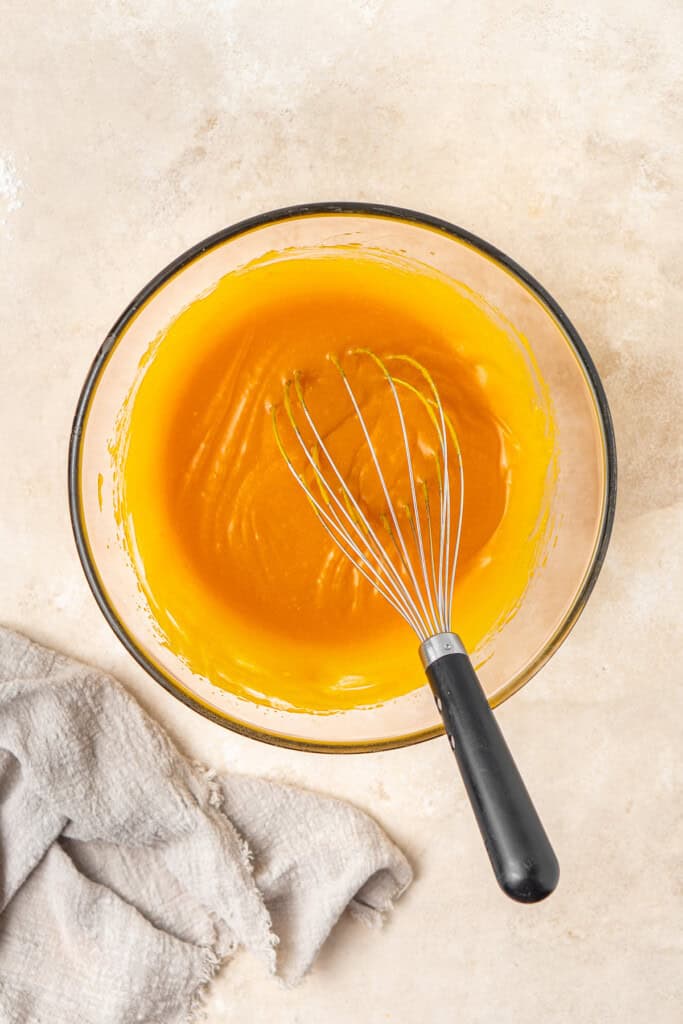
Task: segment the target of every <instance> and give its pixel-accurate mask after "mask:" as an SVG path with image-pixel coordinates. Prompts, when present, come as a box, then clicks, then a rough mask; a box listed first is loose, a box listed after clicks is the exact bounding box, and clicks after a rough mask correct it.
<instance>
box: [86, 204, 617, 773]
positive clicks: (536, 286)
mask: <svg viewBox="0 0 683 1024" xmlns="http://www.w3.org/2000/svg"><path fill="white" fill-rule="evenodd" d="M324 214H342V215H361V216H369V217H378V218H385V219H386V218H388V219H394V220H402V221H407V222H409V223H413V224H417V225H418V226H423V227H427V228H432V229H436V230H437V231H440V232H441V233H442V234H445V235H448V236H450V237H452V238H454V239H456V241H459V242H464V243H465V244H467V245H469V246H471V247H472V248H474V249H477V250H479V251H480V252H481V253H483V254H484V255H485V256H487V257H488V258H490V259H492V260H493V261H495V262H496V263H498V264H499V265H500V266H501V267H502V268H503V269H504V270H506V271H508V272H509V273H511V274H512V275H513V276H514V277H516V278H517V279H518V280H520V281H521V282H522V283H523V284H524V285H525V286H526V287H527V288H528V289H529V290H530V291H531V292H532V293H533V294H534V295H535V296H536V298H538V299H539V300H540V301H541V303H542V305H543V306H545V308H546V309H547V310H548V311H549V313H550V314H551V315H552V316H553V317H554V318H555V319H556V320H557V321H558V323H559V324H560V326H561V328H562V330H563V332H564V334H565V336H566V338H567V340H568V342H569V344H570V346H571V347H572V348H573V350H574V354H575V355H576V357H577V359H578V361H579V364H580V366H581V368H582V369H583V371H584V373H585V376H586V379H587V382H588V385H589V387H590V390H591V391H592V394H593V398H594V401H595V407H596V411H597V414H598V421H599V424H600V428H601V433H602V441H603V453H604V458H605V492H604V496H603V510H602V520H601V524H600V530H599V533H598V537H597V540H596V543H595V547H594V550H593V556H592V560H591V564H590V566H589V568H588V570H587V572H586V575H585V577H584V580H583V583H582V585H581V587H580V589H579V590H578V592H577V593H576V595H575V597H574V600H573V602H572V605H571V607H570V609H569V611H568V612H567V614H566V616H565V618H564V619H563V621H562V622H561V623H560V625H559V626H558V628H557V629H556V630H555V632H554V633H553V635H552V636H551V637H550V638H549V639H548V641H547V642H546V644H545V645H544V647H543V650H542V651H541V652H540V653H539V654H538V656H537V657H536V658H535V660H534V661H533V662H532V663H531V665H529V666H527V667H526V669H525V670H524V671H523V672H521V673H519V674H518V675H517V676H516V677H514V678H513V679H511V680H510V682H509V683H508V684H507V686H506V687H505V688H504V689H503V690H502V691H499V692H498V693H497V694H496V696H495V699H494V701H493V706H496V705H497V704H500V703H502V702H503V701H504V700H507V699H508V697H511V696H512V694H514V693H516V692H517V690H519V689H521V688H522V686H524V685H525V684H526V683H527V682H528V681H529V680H530V679H531V678H532V677H533V676H534V675H536V673H537V672H538V671H539V669H541V668H542V667H543V665H545V663H546V662H547V661H548V660H549V658H551V657H552V655H553V654H554V653H555V652H556V651H557V650H558V648H559V647H560V646H561V644H562V643H563V642H564V640H565V639H566V638H567V636H568V635H569V633H570V632H571V630H572V629H573V627H574V625H575V624H576V621H577V620H578V618H579V616H580V615H581V612H582V611H583V609H584V607H585V605H586V602H587V601H588V598H589V597H590V594H591V592H592V590H593V588H594V586H595V583H596V581H597V578H598V575H599V574H600V570H601V568H602V565H603V562H604V560H605V555H606V553H607V548H608V545H609V541H610V536H611V533H612V527H613V524H614V515H615V508H616V493H617V452H616V440H615V436H614V426H613V422H612V416H611V413H610V409H609V404H608V402H607V396H606V394H605V390H604V387H603V385H602V381H601V380H600V376H599V374H598V371H597V369H596V367H595V364H594V362H593V360H592V358H591V356H590V354H589V352H588V349H587V348H586V345H585V343H584V342H583V340H582V338H581V337H580V335H579V333H578V331H577V330H576V328H575V327H574V325H573V324H572V323H571V321H570V320H569V317H568V316H567V315H566V313H565V312H564V310H563V309H562V308H561V306H560V305H559V304H558V303H557V301H556V300H555V299H554V298H553V297H552V295H551V294H550V293H549V292H548V291H547V290H546V289H545V288H544V287H543V285H542V284H540V282H539V281H537V280H536V278H535V277H533V276H532V275H531V274H530V273H529V272H528V271H527V270H525V269H524V268H523V267H522V266H520V264H519V263H517V262H516V261H515V260H513V259H512V258H511V257H510V256H508V255H507V254H506V253H504V252H502V251H501V250H500V249H498V248H497V247H496V246H494V245H492V244H491V243H490V242H487V241H486V240H485V239H483V238H480V237H479V236H477V235H475V234H473V233H472V232H471V231H468V230H467V229H466V228H462V227H460V226H458V225H456V224H452V223H451V222H450V221H447V220H443V219H442V218H440V217H435V216H432V215H431V214H426V213H420V212H418V211H416V210H411V209H408V208H405V207H399V206H388V205H385V204H382V203H368V202H353V201H351V202H347V201H343V202H315V203H303V204H297V205H291V206H285V207H281V208H279V209H276V210H270V211H267V212H265V213H260V214H257V215H255V216H253V217H248V218H246V219H244V220H240V221H237V222H236V223H234V224H232V225H230V226H228V227H225V228H222V229H221V230H220V231H216V232H215V233H214V234H212V235H209V237H208V238H205V239H204V240H203V241H201V242H198V243H197V244H195V245H193V246H191V247H190V248H189V249H187V250H186V251H185V252H183V253H182V254H181V255H180V256H177V257H176V258H175V259H174V260H172V261H171V262H170V263H169V264H168V265H167V266H166V267H164V269H163V270H160V271H159V273H157V274H155V276H154V277H153V278H152V279H151V280H150V281H148V283H147V284H146V285H145V286H144V287H143V288H142V289H141V290H140V291H139V292H138V294H137V295H136V296H135V298H134V299H133V300H132V301H131V302H130V303H129V304H128V306H126V308H125V309H124V311H123V312H122V313H121V315H120V316H119V317H118V319H117V320H116V322H115V323H114V325H113V327H112V328H111V330H110V331H109V332H108V334H107V336H106V337H105V339H104V341H103V342H102V344H101V345H100V347H99V349H98V351H97V353H96V355H95V358H94V359H93V361H92V363H91V365H90V368H89V370H88V373H87V375H86V378H85V382H84V384H83V387H82V389H81V392H80V395H79V398H78V402H77V405H76V411H75V414H74V419H73V424H72V428H71V435H70V439H69V451H68V497H69V513H70V517H71V526H72V530H73V535H74V539H75V542H76V549H77V552H78V556H79V559H80V562H81V565H82V567H83V571H84V573H85V577H86V580H87V582H88V585H89V587H90V589H91V591H92V593H93V596H94V597H95V600H96V602H97V604H98V605H99V608H100V611H101V612H102V614H103V615H104V617H105V619H106V621H107V622H108V624H109V626H110V627H111V629H112V630H113V632H114V633H115V635H116V636H117V637H118V639H119V641H120V642H121V643H122V644H123V646H124V647H125V648H126V650H127V651H128V652H129V654H131V655H132V657H133V658H134V659H135V660H136V661H137V662H138V664H139V665H141V666H142V668H144V669H145V671H146V672H147V673H148V675H150V676H151V677H152V678H153V679H154V680H156V682H158V683H159V684H160V685H161V686H163V687H164V689H165V690H166V691H167V692H169V693H171V694H173V696H174V697H176V698H177V699H178V700H180V701H182V702H183V703H184V704H185V705H187V706H188V707H190V708H192V709H193V710H194V711H198V712H199V713H200V714H201V715H203V716H204V717H205V718H208V719H210V720H211V721H213V722H215V723H217V724H218V725H221V726H223V728H227V729H230V730H231V731H233V732H236V733H239V734H241V735H243V736H247V737H249V738H251V739H257V740H260V741H261V742H265V743H269V744H272V745H274V746H279V747H288V748H290V749H294V750H302V751H307V752H314V753H367V752H372V751H381V750H391V749H395V748H397V747H404V746H410V745H412V744H413V743H421V742H424V741H425V740H429V739H433V738H435V737H436V736H440V735H442V734H443V733H444V729H443V727H442V726H440V725H437V726H434V727H432V728H430V729H425V730H421V731H420V732H415V733H406V734H405V735H402V736H392V737H390V738H389V739H386V740H373V741H359V742H351V743H349V742H342V743H335V742H330V741H315V742H314V741H311V740H302V739H300V738H298V737H296V736H288V735H284V734H281V733H271V732H269V731H268V730H265V729H263V730H261V729H258V728H256V727H253V726H249V725H245V724H244V723H243V722H241V721H239V720H237V719H233V718H230V717H229V716H224V715H219V714H217V713H216V712H214V711H213V710H212V709H211V708H209V707H207V706H206V705H204V704H203V703H202V702H201V701H200V700H199V699H196V698H195V697H193V696H191V695H190V694H189V693H188V692H187V691H186V690H184V689H183V688H181V687H180V686H179V685H178V684H177V683H176V682H175V681H174V680H173V679H172V678H171V677H170V675H167V674H166V673H165V672H164V671H163V670H162V669H161V668H160V667H159V666H157V665H156V664H154V663H153V662H152V661H151V660H150V659H149V658H148V657H147V655H146V654H145V653H144V651H142V650H141V649H140V648H139V647H138V645H137V644H136V642H135V640H134V639H133V637H132V636H131V635H130V634H129V633H128V631H127V630H126V628H125V626H124V625H123V623H122V622H121V621H120V619H119V618H118V615H117V613H116V609H115V608H114V607H113V606H112V605H111V604H110V602H109V600H108V597H107V595H106V592H105V590H104V587H103V585H102V584H101V582H100V579H99V576H98V573H97V568H96V566H95V563H94V559H93V558H92V555H91V553H90V550H89V546H88V542H87V533H86V528H85V522H84V518H83V515H82V502H81V480H80V465H81V451H82V442H83V435H84V428H85V423H86V418H87V414H88V410H89V407H90V403H91V400H92V397H93V395H94V392H95V388H96V386H97V383H98V381H99V378H100V375H101V373H102V371H103V370H104V368H105V366H106V363H107V361H108V357H109V355H110V353H111V352H112V350H113V348H114V347H115V345H116V344H117V342H118V340H119V338H120V337H121V335H122V334H123V332H124V330H125V328H126V326H127V325H128V323H129V321H130V320H131V319H132V318H133V317H134V316H135V315H136V314H137V312H138V311H139V310H140V308H141V307H142V306H143V305H144V304H145V303H146V302H147V301H148V300H149V299H150V298H151V297H152V296H153V295H154V293H155V292H157V291H158V290H159V289H160V288H161V287H162V286H163V285H165V284H166V283H167V282H168V281H169V280H170V279H171V278H172V277H174V276H175V275H176V274H178V273H179V272H180V271H181V270H183V269H185V267H187V266H188V265H189V264H190V263H192V262H193V261H194V260H195V259H198V258H199V257H200V256H203V255H204V254H205V253H207V252H209V251H210V250H211V249H214V248H215V247H217V246H218V245H221V244H223V243H224V242H226V241H228V240H229V239H231V238H234V237H236V236H238V235H242V234H245V233H246V232H248V231H251V230H253V229H254V228H259V227H263V226H264V225H266V224H270V223H275V222H277V221H282V220H289V219H296V218H300V217H309V216H319V215H324Z"/></svg>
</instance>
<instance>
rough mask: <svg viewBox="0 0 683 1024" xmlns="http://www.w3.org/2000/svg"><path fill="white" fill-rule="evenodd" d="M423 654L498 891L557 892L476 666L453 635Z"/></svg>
mask: <svg viewBox="0 0 683 1024" xmlns="http://www.w3.org/2000/svg"><path fill="white" fill-rule="evenodd" d="M448 638H452V641H449V640H448ZM434 641H437V643H436V644H435V643H434ZM438 641H441V645H440V646H439V644H438ZM429 645H432V647H431V649H430V648H429ZM449 646H450V650H451V651H452V653H448V648H449ZM444 650H446V653H444ZM420 653H421V656H422V660H423V664H425V671H426V673H427V678H428V679H429V682H430V684H431V687H432V690H433V692H434V697H435V699H436V704H437V707H438V709H439V711H440V713H441V716H442V718H443V720H444V724H445V726H446V732H447V734H448V739H449V742H450V744H451V747H452V748H453V752H454V753H455V756H456V759H457V761H458V766H459V768H460V772H461V774H462V777H463V781H464V783H465V787H466V789H467V793H468V795H469V798H470V802H471V804H472V808H473V810H474V814H475V817H476V819H477V823H478V825H479V829H480V831H481V834H482V837H483V839H484V843H485V845H486V850H487V852H488V855H489V859H490V861H491V865H492V867H493V871H494V873H495V876H496V878H497V880H498V884H499V885H500V887H501V889H502V890H503V891H504V892H505V893H507V895H508V896H510V897H511V898H512V899H513V900H518V901H519V902H521V903H536V902H538V901H539V900H542V899H544V898H545V897H546V896H549V895H550V893H551V892H552V891H553V890H554V889H555V887H556V886H557V883H558V880H559V875H560V869H559V865H558V863H557V857H556V856H555V853H554V851H553V848H552V846H551V845H550V840H549V839H548V836H547V835H546V832H545V829H544V828H543V825H542V824H541V821H540V818H539V817H538V814H537V813H536V808H535V807H534V805H533V803H532V802H531V797H530V796H529V794H528V792H527V789H526V786H525V785H524V782H523V781H522V777H521V775H520V774H519V771H518V770H517V766H516V764H515V762H514V760H513V758H512V754H511V753H510V750H509V748H508V745H507V743H506V742H505V738H504V736H503V734H502V732H501V730H500V728H499V726H498V723H497V721H496V719H495V717H494V715H493V712H492V711H491V708H490V706H489V702H488V700H487V699H486V695H485V694H484V691H483V689H482V687H481V684H480V682H479V680H478V679H477V675H476V672H475V671H474V668H473V667H472V663H471V662H470V659H469V658H468V656H467V654H466V653H465V652H464V648H463V647H462V645H461V643H460V640H459V638H458V637H457V636H456V635H455V634H453V633H450V634H449V633H444V634H440V636H439V637H435V638H432V640H428V641H427V642H426V644H423V646H422V648H421V650H420ZM430 657H434V659H435V660H431V661H430V660H429V659H430Z"/></svg>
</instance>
